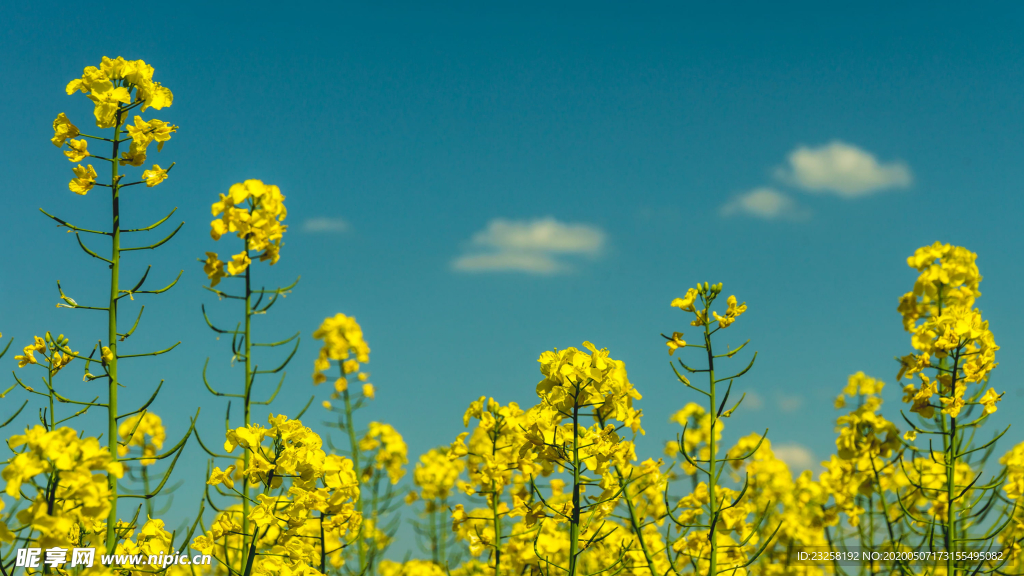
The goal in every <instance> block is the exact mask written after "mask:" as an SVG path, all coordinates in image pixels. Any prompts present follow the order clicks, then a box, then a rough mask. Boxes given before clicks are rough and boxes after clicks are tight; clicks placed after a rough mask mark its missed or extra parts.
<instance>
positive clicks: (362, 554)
mask: <svg viewBox="0 0 1024 576" xmlns="http://www.w3.org/2000/svg"><path fill="white" fill-rule="evenodd" d="M338 368H339V369H340V370H341V377H342V378H343V379H347V378H346V376H345V371H344V369H342V368H341V366H340V365H339V366H338ZM342 396H343V397H344V398H345V430H346V431H347V432H348V445H349V454H351V455H352V469H353V470H355V471H356V478H357V479H358V480H359V502H358V506H357V509H358V510H359V513H360V514H363V513H364V512H365V510H364V508H365V500H364V499H363V471H362V469H361V468H360V467H359V443H358V442H357V441H356V425H355V422H353V421H352V399H351V398H350V397H349V394H348V386H347V385H346V386H345V391H344V392H342ZM364 517H365V516H364ZM362 536H363V527H362V526H360V527H359V541H358V542H356V550H357V552H358V554H359V574H360V575H362V574H363V573H364V572H365V571H366V545H365V543H364V542H363V537H362Z"/></svg>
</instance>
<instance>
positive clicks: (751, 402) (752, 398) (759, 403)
mask: <svg viewBox="0 0 1024 576" xmlns="http://www.w3.org/2000/svg"><path fill="white" fill-rule="evenodd" d="M746 394H747V395H746V396H744V397H743V404H740V406H741V408H740V410H742V409H743V408H746V409H748V410H753V411H754V412H757V411H759V410H761V409H762V408H764V398H762V397H761V395H760V394H758V393H757V392H747V393H746Z"/></svg>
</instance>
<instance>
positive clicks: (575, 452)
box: [568, 388, 581, 576]
mask: <svg viewBox="0 0 1024 576" xmlns="http://www.w3.org/2000/svg"><path fill="white" fill-rule="evenodd" d="M579 393H580V391H579V388H577V389H576V393H575V395H574V396H573V402H572V436H573V438H572V517H571V518H570V519H569V573H568V576H576V570H577V556H579V554H580V552H579V548H580V465H581V462H580V433H579V422H580V402H579Z"/></svg>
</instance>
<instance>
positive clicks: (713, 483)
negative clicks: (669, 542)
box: [704, 314, 719, 576]
mask: <svg viewBox="0 0 1024 576" xmlns="http://www.w3.org/2000/svg"><path fill="white" fill-rule="evenodd" d="M705 317H706V314H705ZM704 347H705V348H706V351H707V356H708V415H709V416H710V417H711V432H710V434H709V438H708V450H709V451H710V458H709V459H708V506H709V507H710V509H711V523H710V529H711V533H710V534H708V541H709V542H710V543H711V560H710V561H711V567H710V568H709V571H708V574H709V576H714V575H715V574H718V531H717V530H716V529H715V524H716V522H717V521H718V514H719V508H718V499H717V498H716V494H715V488H716V487H717V486H718V473H717V469H716V466H717V464H718V459H717V458H718V454H717V448H718V446H717V445H718V442H716V441H715V428H716V425H717V424H718V403H717V402H716V400H717V397H716V395H715V354H714V352H713V351H712V349H711V327H710V324H709V323H708V322H707V321H705V322H704Z"/></svg>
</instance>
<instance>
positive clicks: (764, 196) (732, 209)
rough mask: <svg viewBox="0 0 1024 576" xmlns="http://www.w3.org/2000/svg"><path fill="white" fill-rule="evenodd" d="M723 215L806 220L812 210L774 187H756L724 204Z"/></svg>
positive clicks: (721, 212) (721, 211)
mask: <svg viewBox="0 0 1024 576" xmlns="http://www.w3.org/2000/svg"><path fill="white" fill-rule="evenodd" d="M719 213H720V214H721V215H722V216H726V217H729V216H736V215H744V216H753V217H754V218H761V219H764V220H806V219H807V218H809V217H810V216H811V211H810V210H808V209H806V208H804V207H802V206H800V205H799V204H797V203H796V201H795V200H793V199H792V198H790V197H789V196H786V195H785V194H783V193H782V192H779V191H778V190H775V189H774V188H754V189H753V190H751V191H749V192H746V193H744V194H740V195H739V196H736V197H735V198H733V199H732V200H730V201H729V203H727V204H725V205H724V206H722V208H721V210H720V211H719Z"/></svg>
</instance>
